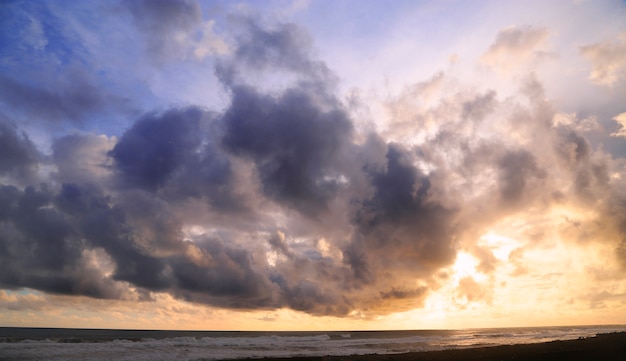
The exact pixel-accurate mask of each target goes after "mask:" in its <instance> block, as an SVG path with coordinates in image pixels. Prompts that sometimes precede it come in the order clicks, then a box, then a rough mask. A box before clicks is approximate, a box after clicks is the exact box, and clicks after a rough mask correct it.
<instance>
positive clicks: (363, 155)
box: [0, 2, 625, 316]
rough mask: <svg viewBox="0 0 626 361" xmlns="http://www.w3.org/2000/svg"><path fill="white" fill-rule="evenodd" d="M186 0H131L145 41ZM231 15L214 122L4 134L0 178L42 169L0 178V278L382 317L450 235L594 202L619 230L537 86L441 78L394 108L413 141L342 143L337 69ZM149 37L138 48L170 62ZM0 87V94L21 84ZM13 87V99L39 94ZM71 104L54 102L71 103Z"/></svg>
mask: <svg viewBox="0 0 626 361" xmlns="http://www.w3.org/2000/svg"><path fill="white" fill-rule="evenodd" d="M196 5H197V4H194V3H191V2H130V3H128V6H130V7H131V9H132V11H133V14H134V16H136V21H137V22H138V24H139V26H140V27H142V29H144V30H145V31H147V32H154V34H153V35H154V39H160V38H162V37H167V36H169V35H171V34H173V33H175V32H176V31H177V30H176V29H182V30H181V31H187V32H188V31H189V29H191V28H188V27H187V24H186V23H187V22H191V23H194V24H196V23H197V22H199V21H200V20H199V19H201V14H199V9H198V7H197V6H196ZM170 13H171V14H172V16H171V17H170V16H168V14H170ZM240 21H242V22H243V23H245V24H246V27H245V30H244V31H243V32H242V33H241V34H240V36H239V37H238V38H237V39H236V40H237V43H236V46H235V47H234V48H233V49H234V50H233V53H232V54H231V56H229V57H224V58H222V59H221V60H220V62H219V65H218V66H216V69H215V71H216V73H217V75H218V77H219V78H220V80H221V82H222V86H224V87H225V89H226V90H227V92H228V94H229V95H230V97H231V99H230V100H231V101H230V103H229V104H228V105H227V106H226V107H225V108H224V109H223V110H220V111H219V112H211V111H209V110H207V109H204V108H201V107H198V106H188V107H172V108H171V109H166V110H163V111H158V112H156V111H155V112H149V113H146V114H144V115H143V116H141V117H139V118H138V119H136V120H135V121H134V122H133V123H132V125H131V126H130V127H129V128H128V129H127V130H126V131H125V132H124V133H123V135H122V136H121V137H119V139H114V138H113V137H111V138H107V137H101V136H95V135H89V134H73V135H68V136H64V137H61V138H58V139H56V140H55V141H54V143H53V144H52V154H51V157H49V159H43V157H41V156H40V155H39V154H38V152H37V151H36V149H35V147H34V145H33V144H32V142H31V141H30V140H29V138H28V137H27V136H26V135H24V134H23V133H21V132H20V130H19V129H17V128H16V127H15V126H13V125H11V124H10V123H9V122H3V123H0V132H1V133H0V138H1V139H0V140H3V141H2V142H1V143H0V144H2V145H1V146H0V147H4V148H2V149H3V150H4V152H3V153H0V172H2V175H3V176H7V175H8V177H14V176H15V177H16V178H17V177H18V176H17V175H19V174H22V173H24V174H26V173H28V172H31V171H32V170H33V169H36V168H37V167H38V166H42V165H45V166H47V167H50V168H53V170H52V171H51V172H50V175H51V178H50V179H46V180H45V181H43V182H41V184H40V185H38V186H36V187H35V186H30V187H28V186H26V187H21V186H20V187H18V186H16V185H1V186H0V261H1V262H0V271H1V272H0V283H1V285H2V286H3V287H7V288H20V287H29V288H33V289H38V290H42V291H45V292H50V293H59V294H71V295H86V296H90V297H96V298H121V299H149V298H150V294H151V292H167V293H169V294H171V295H173V296H175V297H178V298H181V299H184V300H188V301H191V302H196V303H204V304H209V305H214V306H218V307H226V308H235V309H276V308H282V307H289V308H291V309H294V310H299V311H304V312H308V313H311V314H316V315H328V314H330V315H342V316H345V315H349V314H350V313H351V312H352V311H359V312H363V313H365V314H373V313H386V312H395V311H401V310H408V309H411V308H414V307H418V306H420V305H422V304H423V302H424V300H425V298H426V297H427V296H428V295H429V292H430V291H432V290H435V289H437V288H438V287H440V282H441V279H442V276H440V275H441V272H442V271H445V270H446V268H447V267H449V266H451V265H452V264H453V263H454V261H455V257H456V254H457V251H458V249H459V247H460V245H461V243H462V242H463V241H467V238H471V237H474V236H476V235H480V234H482V233H483V231H484V228H486V227H487V225H490V224H493V223H497V222H498V221H499V220H500V219H502V218H503V217H506V216H511V215H515V214H516V213H517V212H519V213H523V212H526V211H528V209H529V208H530V207H534V206H537V205H539V206H542V207H543V206H545V207H547V206H549V205H550V204H551V202H555V203H556V202H567V201H569V200H570V199H575V200H576V201H579V202H582V203H583V204H593V203H592V202H593V200H592V199H593V197H597V198H598V200H596V202H598V203H597V204H600V205H601V207H600V208H599V209H600V210H601V211H600V213H602V215H603V216H605V215H607V214H613V216H611V217H609V218H607V219H608V220H609V221H610V222H611V224H612V225H613V227H617V228H618V229H619V232H621V233H619V234H621V235H623V234H624V233H625V232H624V227H623V223H620V222H623V217H622V216H621V215H620V214H624V212H623V208H624V207H623V204H622V203H623V199H624V197H623V196H620V194H619V185H620V183H617V181H615V180H613V179H612V178H611V177H610V171H611V169H614V164H612V163H611V160H610V159H609V158H608V156H606V155H604V154H602V153H601V152H599V151H598V150H597V149H594V147H593V146H592V144H591V143H590V142H589V141H588V140H587V139H586V138H585V135H584V134H583V133H581V132H580V131H578V130H576V128H575V126H574V125H572V124H559V125H554V124H552V123H551V122H552V119H553V118H554V111H553V109H552V108H551V106H550V104H549V102H547V101H546V100H545V94H544V93H543V89H542V87H541V84H539V83H538V82H536V81H534V82H533V81H531V82H527V83H526V84H525V88H524V89H522V90H521V91H519V92H518V94H515V96H513V97H511V99H505V100H502V99H499V98H498V95H497V93H495V91H492V90H489V89H487V90H482V91H474V90H466V91H465V92H457V93H454V92H450V94H448V93H446V91H447V90H446V88H445V82H446V81H447V80H446V76H444V75H443V74H440V75H437V76H436V77H434V78H433V79H431V80H430V81H428V82H426V83H422V84H418V85H417V86H416V87H414V88H412V89H411V90H412V91H411V93H410V94H409V95H408V96H406V95H404V96H401V97H399V98H400V99H397V101H396V102H395V103H394V102H391V103H394V107H395V108H394V109H396V110H402V114H401V116H399V117H400V118H402V119H399V122H401V123H402V124H403V128H402V130H403V131H405V132H407V133H410V134H411V135H412V134H413V132H415V133H419V135H420V137H419V140H415V141H414V142H413V143H411V144H413V145H406V144H404V145H403V144H401V143H399V142H398V143H394V142H388V141H387V140H385V139H383V138H382V137H381V136H380V135H379V134H377V133H376V132H375V131H371V132H370V133H367V134H357V129H358V128H357V126H358V124H357V121H358V119H354V118H353V117H351V115H350V113H349V111H348V109H346V107H345V106H344V105H343V101H342V100H341V99H339V98H338V97H337V95H336V92H335V90H334V89H335V85H336V83H335V82H336V77H335V76H334V75H333V74H332V72H330V71H329V70H328V68H327V67H326V65H325V64H324V63H323V62H321V61H318V60H317V59H315V58H314V57H313V56H312V55H311V48H310V44H309V42H310V40H309V39H308V37H307V36H306V34H304V32H303V31H302V30H301V29H299V28H298V27H296V26H294V25H290V24H282V25H277V26H274V27H264V26H262V25H260V24H258V23H256V22H254V21H253V20H251V19H240ZM150 36H152V35H150ZM545 36H546V34H545V32H544V31H543V30H532V29H530V30H529V29H522V30H519V29H517V30H510V31H508V32H504V33H502V34H501V35H500V36H499V37H498V38H497V39H496V40H497V41H496V45H498V44H500V45H498V46H496V45H494V47H496V48H499V47H504V48H506V49H505V50H507V49H508V50H507V51H509V50H511V49H509V48H511V47H514V48H515V47H516V46H517V47H519V48H520V49H521V50H520V51H522V50H523V51H524V52H526V51H533V49H535V46H536V45H537V44H538V43H541V41H543V40H542V39H544V38H545ZM154 39H152V40H154ZM152 40H148V43H149V44H148V45H149V46H154V47H156V48H154V49H153V51H155V52H164V51H166V50H165V49H166V48H159V46H160V45H159V44H152V43H151V41H152ZM507 44H508V45H507ZM516 44H517V45H516ZM496 50H497V49H496ZM168 51H169V50H168ZM494 51H495V50H494ZM253 71H256V72H258V74H259V76H269V77H272V76H274V77H275V78H277V79H279V80H280V82H281V84H283V83H284V84H285V85H284V86H282V85H281V86H278V87H276V88H275V89H271V90H267V89H264V88H263V87H262V86H259V85H258V84H255V82H254V81H253V80H248V79H249V77H248V76H247V75H248V74H249V73H250V72H253ZM9 80H10V81H6V82H5V86H7V88H5V91H6V92H8V91H9V90H10V89H9V88H10V87H13V89H18V90H19V89H21V88H20V86H21V85H20V84H21V83H20V84H18V82H16V81H13V80H11V79H9ZM14 83H15V84H14ZM7 84H8V85H7ZM11 84H13V85H11ZM16 84H17V85H16ZM18 85H19V86H18ZM22 85H23V84H22ZM23 88H24V89H26V88H27V87H25V86H23ZM80 88H81V87H80V84H79V85H77V90H76V92H75V93H76V94H78V93H81V91H80ZM87 88H89V87H87ZM24 89H22V90H23V94H22V95H20V94H21V93H20V92H21V91H22V90H19V91H17V93H18V95H19V96H18V97H17V98H15V99H13V100H10V102H11V103H10V105H11V106H14V107H18V106H21V105H20V103H19V102H20V101H23V99H25V96H26V95H24V94H27V93H28V92H30V93H29V94H31V95H32V94H39V93H37V92H36V91H35V90H33V89H26V90H24ZM438 92H440V93H441V94H439V95H440V96H441V97H443V98H444V99H443V101H440V102H437V104H434V105H431V106H428V107H427V108H422V107H420V105H419V104H418V105H416V104H414V103H410V102H415V103H419V101H421V98H419V97H421V96H424V97H426V96H430V95H432V96H433V97H435V95H437V94H435V93H438ZM44 93H45V94H44ZM44 93H41V94H40V95H41V99H43V100H42V103H41V105H42V106H43V108H46V107H47V108H49V109H52V110H54V109H57V110H58V112H59V114H60V115H58V117H65V116H68V117H73V116H75V117H82V116H83V115H84V114H87V113H88V112H89V111H90V110H89V109H92V108H97V107H100V106H103V105H102V104H105V103H106V101H104V102H100V100H98V99H100V98H98V96H93V97H92V96H91V95H93V94H92V93H90V92H89V89H87V90H86V91H85V94H79V95H80V96H83V95H84V96H86V97H87V98H89V99H92V98H93V99H95V103H90V102H89V99H87V100H85V102H84V104H85V108H84V109H82V108H80V107H79V108H78V109H74V108H72V107H68V108H67V109H66V108H63V107H62V106H60V105H59V104H61V105H62V104H64V101H65V100H64V99H61V98H62V97H61V98H57V97H56V96H57V95H54V94H52V92H50V94H48V93H46V92H44ZM69 93H70V95H71V96H69V98H71V99H73V100H71V101H70V102H69V103H72V104H73V103H75V102H79V103H80V101H79V100H80V96H79V95H76V98H74V95H72V94H74V93H73V92H69ZM46 94H48V95H46ZM55 94H56V93H55ZM429 94H430V95H429ZM66 95H67V94H66ZM518 98H520V99H522V100H521V101H518ZM20 99H21V100H20ZM407 102H408V103H410V104H404V103H407ZM396 105H397V106H396ZM55 107H57V108H55ZM73 114H76V115H73ZM491 117H493V118H497V119H498V120H499V121H498V122H489V121H488V120H490V119H491ZM416 119H417V120H418V121H415V120H416ZM395 120H397V119H394V120H393V121H395ZM393 121H392V123H393ZM483 131H484V133H482V132H483ZM364 133H365V132H364ZM479 133H480V134H479ZM484 134H487V135H484ZM502 134H512V136H511V137H510V139H509V138H507V139H501V138H499V137H500V136H501V135H502ZM359 136H362V137H359ZM361 138H364V139H361ZM417 138H418V137H416V139H417ZM528 139H532V141H529V140H528ZM416 143H417V144H416ZM533 144H539V146H534V145H533ZM552 160H556V161H555V162H552ZM546 164H551V165H554V167H556V168H555V169H552V168H550V167H547V166H546ZM563 178H564V179H563ZM25 179H26V178H25ZM17 183H19V182H17ZM23 183H28V182H27V181H26V180H24V181H23ZM30 183H34V182H30ZM20 184H22V183H20ZM557 193H558V194H559V195H560V197H556V196H554V195H555V194H557ZM611 212H612V213H611ZM583 226H585V227H592V226H589V225H587V224H585V225H583ZM620 227H621V228H620ZM589 229H592V228H589ZM594 230H595V229H594ZM471 241H476V240H475V239H474V240H471ZM611 242H613V240H612V241H611ZM620 242H621V241H620ZM620 242H615V248H616V256H617V257H618V258H619V257H621V259H623V257H624V246H623V243H620ZM483 251H484V252H482V253H480V250H474V253H476V254H477V255H478V256H479V258H480V259H481V261H482V262H483V263H482V264H481V265H480V268H481V270H484V271H485V272H487V273H489V272H492V271H493V270H494V269H495V264H496V263H497V262H498V261H497V260H496V259H495V258H494V256H493V254H492V253H490V252H488V251H486V250H483ZM477 283H478V282H477V281H476V280H474V279H472V278H465V279H463V280H461V282H460V284H459V285H458V290H457V294H456V296H457V297H458V298H460V299H461V298H462V299H463V300H465V301H467V302H473V301H477V300H487V301H488V300H489V299H490V297H491V294H490V293H489V292H488V290H487V289H483V288H481V287H482V286H481V285H477Z"/></svg>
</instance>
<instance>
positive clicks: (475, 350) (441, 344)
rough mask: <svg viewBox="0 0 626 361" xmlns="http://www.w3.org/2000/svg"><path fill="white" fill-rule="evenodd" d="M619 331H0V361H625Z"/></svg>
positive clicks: (625, 344) (622, 330)
mask: <svg viewBox="0 0 626 361" xmlns="http://www.w3.org/2000/svg"><path fill="white" fill-rule="evenodd" d="M625 356H626V326H624V325H613V326H610V325H605V326H567V327H531V328H492V329H463V330H404V331H403V330H396V331H327V332H326V331H325V332H322V331H299V332H291V331H285V332H272V331H250V332H248V331H183V330H173V331H168V330H107V329H58V328H10V327H8V328H7V327H0V360H3V361H4V360H48V361H56V360H58V361H60V360H63V361H78V360H80V361H85V360H89V361H110V360H126V361H136V360H160V361H225V360H246V361H252V360H255V361H420V360H441V361H445V360H460V361H463V360H481V361H483V360H574V361H575V360H622V361H623V360H625V359H626V357H625Z"/></svg>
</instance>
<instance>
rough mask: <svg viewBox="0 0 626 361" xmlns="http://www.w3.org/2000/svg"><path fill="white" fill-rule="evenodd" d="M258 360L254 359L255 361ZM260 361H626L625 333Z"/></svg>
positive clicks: (265, 360)
mask: <svg viewBox="0 0 626 361" xmlns="http://www.w3.org/2000/svg"><path fill="white" fill-rule="evenodd" d="M258 360H259V359H257V361H258ZM261 360H263V361H425V360H430V361H435V360H437V361H449V360H456V361H469V360H472V361H473V360H480V361H487V360H517V361H527V360H528V361H530V360H533V361H536V360H568V361H580V360H594V361H595V360H602V361H626V332H619V333H610V334H601V335H598V336H596V337H589V338H584V339H578V340H569V341H552V342H546V343H535V344H527V345H507V346H493V347H480V348H469V349H457V350H444V351H429V352H411V353H405V354H395V355H366V356H326V357H294V358H284V359H281V358H264V359H261Z"/></svg>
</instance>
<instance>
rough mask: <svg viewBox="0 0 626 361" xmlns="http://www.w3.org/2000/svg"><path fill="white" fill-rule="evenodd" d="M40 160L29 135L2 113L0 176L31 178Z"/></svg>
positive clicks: (0, 124)
mask: <svg viewBox="0 0 626 361" xmlns="http://www.w3.org/2000/svg"><path fill="white" fill-rule="evenodd" d="M40 160H41V156H40V154H39V152H38V151H37V149H36V148H35V145H34V144H33V143H32V142H31V140H30V139H29V138H28V136H27V135H26V134H25V133H23V132H21V131H20V130H19V129H18V128H17V127H16V126H15V125H14V124H12V123H11V122H9V121H8V120H7V119H4V117H2V116H1V115H0V176H11V177H15V178H16V179H18V180H24V179H27V178H30V176H31V175H32V173H33V171H34V170H35V168H36V167H37V165H38V163H39V161H40Z"/></svg>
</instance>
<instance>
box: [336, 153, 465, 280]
mask: <svg viewBox="0 0 626 361" xmlns="http://www.w3.org/2000/svg"><path fill="white" fill-rule="evenodd" d="M386 158H387V163H386V166H385V167H384V168H383V169H373V170H370V171H369V174H370V177H371V184H372V186H373V188H374V193H373V195H372V196H371V197H370V198H366V199H364V200H363V201H362V207H361V208H360V209H359V210H358V212H357V213H356V224H357V225H358V231H359V232H360V234H361V236H360V237H358V238H355V239H354V241H353V242H355V243H353V244H352V245H351V247H357V249H358V248H359V247H363V248H364V249H363V250H362V251H361V252H362V253H361V254H363V255H365V256H366V257H369V258H370V260H369V261H371V262H374V263H375V264H377V265H378V266H375V267H381V269H380V270H382V269H386V270H388V269H390V268H391V269H393V268H397V269H398V270H399V271H401V272H413V273H414V274H416V275H419V274H423V275H429V274H430V272H432V271H434V270H436V269H438V268H439V267H441V266H444V265H446V264H448V263H450V262H451V261H452V260H453V259H454V255H455V251H454V247H453V246H454V243H453V241H454V238H453V232H454V214H455V210H453V209H447V208H446V207H444V206H442V205H441V204H439V203H438V202H437V201H434V200H432V199H430V191H431V183H430V180H429V178H428V177H427V176H425V175H424V174H423V173H422V172H421V171H420V170H419V169H417V168H416V167H415V166H414V165H413V162H414V161H415V160H416V159H415V156H414V155H413V154H411V153H409V152H407V151H406V150H404V149H403V148H402V147H401V146H399V145H394V144H389V145H388V147H387V153H386ZM350 250H351V252H349V253H350V254H353V253H354V252H355V250H354V248H352V249H350ZM356 254H357V255H358V254H359V253H358V252H357V253H356ZM348 260H349V261H354V260H356V263H355V264H351V266H352V267H353V268H354V269H356V270H361V269H362V268H363V262H364V261H363V260H362V257H349V258H348ZM374 270H375V271H379V270H378V269H374ZM359 272H362V271H359ZM370 272H371V271H370Z"/></svg>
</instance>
